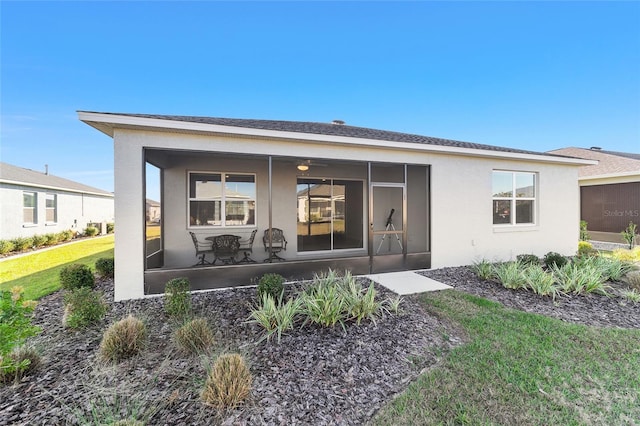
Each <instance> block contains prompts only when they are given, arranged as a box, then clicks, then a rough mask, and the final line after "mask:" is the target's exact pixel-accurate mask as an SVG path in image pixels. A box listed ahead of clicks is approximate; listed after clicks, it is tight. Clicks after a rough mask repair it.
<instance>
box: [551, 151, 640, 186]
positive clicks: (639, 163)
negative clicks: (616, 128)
mask: <svg viewBox="0 0 640 426" xmlns="http://www.w3.org/2000/svg"><path fill="white" fill-rule="evenodd" d="M549 152H550V153H552V154H559V155H569V156H571V157H578V158H585V159H587V160H597V161H598V164H594V165H590V166H584V167H581V168H580V169H579V170H578V176H579V178H580V179H591V178H596V177H617V176H629V175H640V154H633V153H627V152H615V151H604V150H601V149H586V148H575V147H569V148H561V149H555V150H553V151H549Z"/></svg>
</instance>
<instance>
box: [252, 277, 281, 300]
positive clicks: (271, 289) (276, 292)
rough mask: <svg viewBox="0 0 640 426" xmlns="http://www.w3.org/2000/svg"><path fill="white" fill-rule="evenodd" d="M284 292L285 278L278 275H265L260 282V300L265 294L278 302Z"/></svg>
mask: <svg viewBox="0 0 640 426" xmlns="http://www.w3.org/2000/svg"><path fill="white" fill-rule="evenodd" d="M283 292H284V277H283V276H282V275H278V274H264V275H263V276H262V277H261V278H260V281H259V282H258V299H261V298H262V296H263V295H264V294H268V295H270V296H271V297H272V298H273V300H275V301H278V300H279V299H280V298H281V296H282V293H283Z"/></svg>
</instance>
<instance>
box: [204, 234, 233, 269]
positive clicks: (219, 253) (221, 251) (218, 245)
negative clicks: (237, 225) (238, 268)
mask: <svg viewBox="0 0 640 426" xmlns="http://www.w3.org/2000/svg"><path fill="white" fill-rule="evenodd" d="M210 238H211V237H210ZM238 240H240V237H238V236H237V235H230V234H225V235H217V236H215V237H212V238H211V241H212V242H213V255H214V256H215V257H214V259H213V262H211V264H212V265H215V264H216V262H217V261H218V260H219V261H221V262H222V264H223V265H229V264H235V263H237V262H236V256H237V255H238V250H239V249H240V243H239V242H238Z"/></svg>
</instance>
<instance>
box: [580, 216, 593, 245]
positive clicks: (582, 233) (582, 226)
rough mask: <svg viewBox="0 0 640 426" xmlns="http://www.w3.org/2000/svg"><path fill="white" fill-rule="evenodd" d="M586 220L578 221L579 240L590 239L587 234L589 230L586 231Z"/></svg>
mask: <svg viewBox="0 0 640 426" xmlns="http://www.w3.org/2000/svg"><path fill="white" fill-rule="evenodd" d="M587 225H588V223H587V221H586V220H581V221H580V241H587V240H590V239H591V235H589V231H587Z"/></svg>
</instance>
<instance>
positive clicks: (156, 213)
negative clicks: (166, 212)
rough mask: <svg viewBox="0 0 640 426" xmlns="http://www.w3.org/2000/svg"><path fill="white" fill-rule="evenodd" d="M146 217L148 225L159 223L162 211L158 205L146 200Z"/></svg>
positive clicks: (155, 202)
mask: <svg viewBox="0 0 640 426" xmlns="http://www.w3.org/2000/svg"><path fill="white" fill-rule="evenodd" d="M145 208H146V212H147V213H146V215H147V222H148V223H160V212H161V211H162V209H161V207H160V203H159V202H157V201H154V200H150V199H148V198H147V201H146V207H145Z"/></svg>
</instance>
